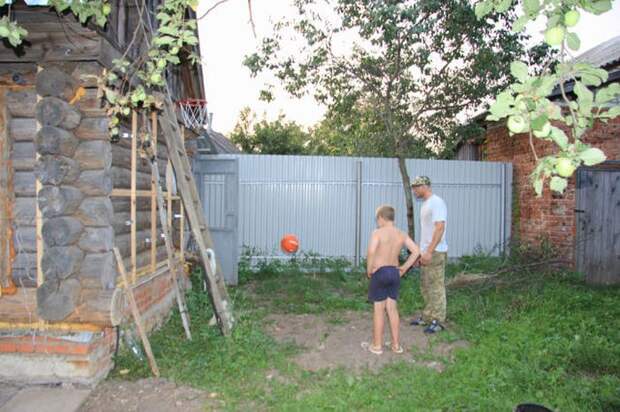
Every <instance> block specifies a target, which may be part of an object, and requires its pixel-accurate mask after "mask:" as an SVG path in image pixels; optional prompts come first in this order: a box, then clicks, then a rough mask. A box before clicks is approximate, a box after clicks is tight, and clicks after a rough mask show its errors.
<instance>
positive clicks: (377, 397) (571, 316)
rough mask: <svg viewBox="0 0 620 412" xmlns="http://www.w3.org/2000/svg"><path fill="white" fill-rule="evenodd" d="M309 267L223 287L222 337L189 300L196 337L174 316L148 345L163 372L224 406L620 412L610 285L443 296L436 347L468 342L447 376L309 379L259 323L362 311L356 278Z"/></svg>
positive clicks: (327, 375)
mask: <svg viewBox="0 0 620 412" xmlns="http://www.w3.org/2000/svg"><path fill="white" fill-rule="evenodd" d="M308 261H309V259H306V260H304V261H298V262H294V263H293V264H282V263H273V264H264V265H262V266H261V267H260V268H259V270H257V271H250V270H248V268H247V266H246V265H242V276H241V281H240V286H239V287H237V288H234V289H232V290H231V295H232V296H233V298H234V301H235V309H236V315H237V317H238V321H239V322H238V325H237V327H236V328H235V331H234V334H233V336H232V337H231V338H229V339H225V338H223V337H221V336H219V334H218V333H217V330H216V329H215V328H213V327H208V326H207V322H208V320H209V318H210V317H211V313H212V312H211V309H210V307H209V304H208V299H207V298H206V297H205V296H204V295H203V294H202V293H200V292H199V291H197V290H194V291H192V292H190V294H189V296H188V303H189V306H190V312H191V316H192V330H193V335H194V340H193V341H192V342H187V341H186V340H185V339H184V336H183V328H182V325H181V322H180V318H179V316H178V314H176V313H175V314H174V315H173V316H172V318H171V319H170V321H169V322H168V323H167V324H166V325H165V326H164V327H163V328H162V329H161V330H160V331H158V332H156V333H155V334H154V335H153V337H152V345H153V349H154V352H155V356H156V357H157V359H158V362H159V364H160V369H161V371H162V374H163V376H166V377H170V378H173V379H175V380H177V381H179V382H182V383H186V384H190V385H193V386H196V387H199V388H203V389H205V390H208V391H209V392H216V393H218V397H219V398H221V399H223V400H224V402H225V404H224V406H225V408H226V409H230V410H286V411H297V410H343V411H344V410H385V411H388V410H389V411H392V410H396V411H401V410H402V411H412V410H422V411H426V410H438V411H462V410H472V411H478V410H480V411H510V410H512V408H514V406H515V405H516V404H518V403H520V402H537V403H542V404H545V405H547V406H548V407H551V408H552V409H554V410H558V411H613V410H620V321H619V319H620V305H619V302H620V299H619V298H620V290H619V289H617V288H616V289H594V288H589V287H586V286H585V285H584V284H583V283H582V282H581V280H580V279H579V277H578V276H577V275H575V274H571V273H531V274H528V275H527V277H525V276H526V275H525V274H523V273H514V272H513V273H508V274H506V275H504V276H503V277H502V279H501V280H502V281H503V282H500V283H498V284H497V285H495V286H491V287H489V285H482V286H475V287H473V286H472V287H467V288H462V289H455V290H450V291H449V295H448V313H449V317H450V320H451V324H452V325H453V326H452V327H451V330H450V332H449V333H445V334H443V335H439V336H438V337H437V338H436V339H439V340H454V339H466V340H467V341H469V342H470V344H471V346H470V347H469V348H468V349H464V350H459V351H458V352H457V353H456V361H455V362H454V363H453V364H449V365H448V367H447V368H446V370H445V371H444V372H443V373H441V374H439V373H437V372H434V371H432V370H430V369H427V368H424V367H420V366H416V365H415V364H408V363H399V364H394V365H392V366H389V367H386V368H384V369H382V370H381V371H380V372H378V373H376V374H371V373H369V372H367V373H362V374H359V375H353V374H352V373H351V372H348V371H346V370H342V369H338V370H332V371H321V372H316V373H312V372H307V371H303V370H301V369H300V368H298V367H297V366H295V365H294V364H293V363H292V362H291V361H290V358H291V355H293V354H294V353H296V351H298V350H299V349H298V348H295V347H292V346H290V345H289V346H286V345H280V344H277V343H275V342H274V341H273V340H272V339H271V338H270V337H269V336H268V335H266V334H265V332H263V325H264V318H265V316H266V315H268V314H269V313H272V312H280V313H325V314H326V317H327V319H328V321H329V322H332V323H339V322H342V321H343V320H342V317H340V316H339V313H342V311H343V310H367V311H370V307H369V306H368V305H367V304H366V303H365V294H366V287H367V283H366V279H365V276H364V274H363V273H359V272H356V271H350V270H347V269H348V268H347V267H346V265H344V264H343V263H342V262H331V263H330V262H328V263H327V264H325V266H324V267H319V268H318V269H317V270H316V271H314V270H308V269H307V267H308V266H310V267H312V268H313V269H316V268H317V264H316V261H315V262H308ZM500 265H501V262H500V261H499V260H498V259H494V258H487V257H474V258H467V259H463V260H462V261H461V262H460V263H459V264H454V265H450V266H449V268H448V274H449V276H450V275H453V274H455V273H457V272H459V271H463V270H465V271H468V272H472V273H479V272H490V271H493V270H494V269H496V268H498V267H499V266H500ZM516 279H521V281H519V282H517V281H516ZM523 279H525V280H523ZM401 296H402V298H401V300H400V302H399V305H400V311H401V314H403V315H404V316H407V315H409V314H410V313H412V312H413V311H414V310H417V309H419V308H420V307H421V297H420V294H419V283H418V279H417V276H415V275H413V276H411V275H410V276H409V278H407V279H406V280H405V281H404V282H403V285H402V291H401ZM420 356H421V357H423V356H424V354H420ZM117 364H118V366H117V368H116V370H115V372H114V374H115V375H116V376H118V371H119V370H120V369H124V368H128V369H130V370H131V372H130V374H129V375H128V377H129V378H132V379H133V378H138V377H145V376H148V374H149V371H148V368H147V365H146V364H145V363H144V362H137V361H136V360H135V359H134V358H132V357H131V356H130V355H129V354H128V353H127V352H121V355H120V356H119V358H118V359H117ZM268 375H270V376H272V375H273V377H272V378H271V379H269V378H268V377H267V376H268Z"/></svg>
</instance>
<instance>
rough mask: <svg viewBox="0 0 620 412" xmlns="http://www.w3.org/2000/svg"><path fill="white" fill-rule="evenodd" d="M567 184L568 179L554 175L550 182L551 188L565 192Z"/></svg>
mask: <svg viewBox="0 0 620 412" xmlns="http://www.w3.org/2000/svg"><path fill="white" fill-rule="evenodd" d="M567 185H568V181H567V180H566V179H565V178H563V177H560V176H553V177H552V178H551V181H550V182H549V188H550V189H551V190H553V191H554V192H558V193H564V190H565V189H566V186H567Z"/></svg>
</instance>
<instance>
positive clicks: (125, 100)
mask: <svg viewBox="0 0 620 412" xmlns="http://www.w3.org/2000/svg"><path fill="white" fill-rule="evenodd" d="M187 7H194V2H193V1H188V0H166V1H165V2H164V3H163V4H162V5H160V6H159V7H158V9H157V13H156V15H155V18H156V19H157V22H158V25H157V31H153V32H151V33H148V34H149V35H148V36H146V38H148V39H149V40H148V41H149V47H148V52H147V53H146V55H145V56H141V58H138V59H135V60H134V61H133V62H131V61H129V60H128V59H127V58H126V57H123V58H121V59H117V60H115V61H114V67H113V69H112V70H109V71H106V72H105V73H104V76H103V79H102V80H101V82H100V89H101V90H102V91H103V93H104V94H105V97H106V99H107V101H108V102H109V103H110V106H111V107H110V109H109V114H110V116H111V119H110V134H111V136H116V135H118V133H119V124H120V121H121V118H122V117H124V116H127V115H129V113H130V112H131V109H132V108H140V107H153V106H155V107H159V106H160V105H161V103H162V102H158V101H157V100H156V98H155V96H154V95H153V94H152V93H150V91H152V90H154V89H158V88H164V87H165V86H166V70H167V68H168V67H169V65H179V64H181V57H182V56H181V53H186V56H187V58H188V59H189V60H190V61H191V62H192V63H196V62H197V61H198V60H199V58H198V56H197V55H196V54H195V53H194V52H192V51H191V50H192V48H193V47H194V46H196V45H197V44H198V37H197V36H196V20H195V19H187V18H186V14H187V13H186V10H187ZM136 79H139V82H137V85H134V83H135V80H136Z"/></svg>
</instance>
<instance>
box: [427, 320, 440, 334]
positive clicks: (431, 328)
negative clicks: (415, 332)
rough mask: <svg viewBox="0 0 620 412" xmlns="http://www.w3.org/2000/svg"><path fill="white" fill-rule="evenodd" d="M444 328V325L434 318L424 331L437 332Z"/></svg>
mask: <svg viewBox="0 0 620 412" xmlns="http://www.w3.org/2000/svg"><path fill="white" fill-rule="evenodd" d="M443 329H444V328H443V326H442V325H441V324H440V323H439V322H437V321H436V320H434V321H432V322H431V324H430V325H428V326H427V327H426V328H425V329H424V333H437V332H441V331H442V330H443Z"/></svg>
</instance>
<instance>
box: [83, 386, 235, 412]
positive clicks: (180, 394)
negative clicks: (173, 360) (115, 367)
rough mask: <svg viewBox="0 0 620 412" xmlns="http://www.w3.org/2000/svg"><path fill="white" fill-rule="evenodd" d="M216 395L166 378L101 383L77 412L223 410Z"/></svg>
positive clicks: (200, 411)
mask: <svg viewBox="0 0 620 412" xmlns="http://www.w3.org/2000/svg"><path fill="white" fill-rule="evenodd" d="M222 406H223V404H222V403H221V401H219V400H218V399H217V394H214V393H209V392H205V391H201V390H199V389H195V388H191V387H188V386H180V385H177V384H175V383H174V382H171V381H168V380H166V379H155V378H149V379H141V380H139V381H135V382H129V381H120V380H109V381H105V382H102V383H100V384H99V385H98V386H97V388H96V389H95V390H94V391H93V392H92V393H91V395H90V396H89V397H88V399H87V400H86V402H85V403H84V405H82V407H81V408H80V412H147V411H148V412H169V411H184V412H202V411H205V410H218V409H222Z"/></svg>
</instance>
